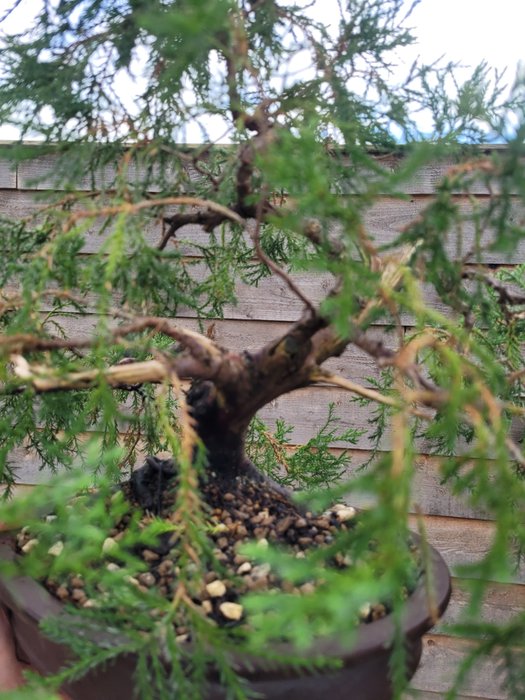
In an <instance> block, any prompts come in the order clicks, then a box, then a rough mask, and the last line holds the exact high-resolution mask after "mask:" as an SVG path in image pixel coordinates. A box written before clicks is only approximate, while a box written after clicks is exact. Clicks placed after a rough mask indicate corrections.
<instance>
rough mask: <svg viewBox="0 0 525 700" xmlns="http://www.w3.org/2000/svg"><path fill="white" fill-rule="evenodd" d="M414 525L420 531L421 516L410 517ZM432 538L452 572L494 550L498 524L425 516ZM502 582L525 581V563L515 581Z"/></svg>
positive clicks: (518, 570)
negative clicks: (418, 523) (493, 540)
mask: <svg viewBox="0 0 525 700" xmlns="http://www.w3.org/2000/svg"><path fill="white" fill-rule="evenodd" d="M410 520H411V527H412V529H413V530H417V519H416V518H415V517H414V516H410ZM424 526H425V530H426V534H427V537H428V541H429V542H430V544H431V545H433V546H434V547H435V548H436V549H437V550H439V552H440V553H441V556H442V557H443V559H444V560H445V561H446V563H447V564H448V566H449V567H450V569H451V570H452V573H454V572H455V571H456V569H457V567H461V565H464V564H474V563H476V562H479V561H481V559H483V557H484V556H485V555H486V554H487V553H488V552H489V551H490V547H491V545H492V539H493V536H494V531H495V528H494V524H493V523H492V522H490V521H488V520H469V519H462V518H450V517H443V516H437V515H429V516H426V517H425V519H424ZM500 582H501V583H521V584H523V583H525V562H523V561H521V562H519V566H518V568H517V571H516V573H515V574H514V575H513V576H512V580H511V581H500Z"/></svg>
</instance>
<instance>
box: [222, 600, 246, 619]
mask: <svg viewBox="0 0 525 700" xmlns="http://www.w3.org/2000/svg"><path fill="white" fill-rule="evenodd" d="M219 610H220V612H221V615H223V616H224V617H225V618H226V619H227V620H240V619H241V617H242V613H243V607H242V605H239V603H221V604H220V605H219Z"/></svg>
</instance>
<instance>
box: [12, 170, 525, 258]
mask: <svg viewBox="0 0 525 700" xmlns="http://www.w3.org/2000/svg"><path fill="white" fill-rule="evenodd" d="M2 172H3V171H2V168H1V164H0V177H1V174H2ZM1 186H5V187H9V186H10V185H1V180H0V187H1ZM13 187H14V185H13ZM44 194H45V192H44V191H38V192H29V191H23V190H14V189H12V190H5V191H3V192H1V191H0V202H1V210H2V213H4V214H6V215H7V216H12V217H15V218H22V217H26V216H29V215H32V214H34V213H35V212H37V211H38V210H39V209H40V208H41V207H42V206H44V205H45V197H44ZM43 197H44V198H43ZM430 202H431V197H429V196H412V197H409V198H407V199H397V198H393V197H384V198H382V199H380V200H379V201H377V202H376V203H375V204H374V205H373V206H372V207H371V208H370V209H369V210H368V211H366V212H365V214H364V224H365V228H366V230H367V231H368V233H369V234H370V235H371V236H372V237H373V240H374V244H375V245H377V246H378V247H379V246H381V245H385V244H388V243H391V242H392V241H393V240H395V238H396V237H397V236H398V235H399V234H400V233H401V232H402V231H403V229H404V228H405V227H406V226H408V225H409V224H410V223H412V222H413V221H415V220H416V219H417V217H418V216H419V214H420V213H421V212H422V211H423V209H425V207H427V206H428V204H429V203H430ZM456 204H457V207H458V210H459V212H460V214H461V216H462V218H464V219H467V217H468V215H469V213H470V212H471V211H472V208H473V203H472V201H470V200H469V199H467V198H466V197H461V196H458V197H457V198H456ZM487 204H488V199H485V198H483V199H481V200H480V204H479V206H480V207H481V208H483V207H484V206H486V205H487ZM350 205H351V203H350ZM84 206H85V205H82V204H79V205H77V206H76V208H77V209H78V208H84ZM74 209H75V208H74ZM176 210H177V208H176V207H167V208H166V209H165V213H166V215H169V214H172V213H174V212H175V211H176ZM510 217H511V219H512V221H513V222H514V223H515V225H516V226H519V227H521V228H525V212H524V211H523V208H522V207H520V205H519V204H518V203H516V205H515V207H514V208H513V210H512V212H511V214H510ZM100 226H101V222H99V224H98V225H97V222H96V220H95V221H94V222H93V224H92V226H91V227H90V228H89V229H88V230H87V232H86V233H85V244H84V247H83V249H82V251H83V252H84V253H95V252H96V251H98V250H99V249H100V246H101V245H102V242H103V241H104V240H105V239H106V238H107V235H108V234H107V231H104V232H102V234H101V232H100ZM333 233H334V235H337V233H336V232H335V231H334V232H333ZM143 234H144V236H145V239H146V240H147V241H148V243H150V244H151V245H156V244H157V243H158V242H159V240H160V239H161V237H162V222H161V221H160V219H158V218H155V217H153V216H152V217H150V218H148V219H147V220H146V221H145V223H144V228H143ZM496 238H497V235H496V233H495V232H494V229H493V228H492V227H490V226H487V227H486V228H484V229H483V231H482V232H481V235H480V238H479V240H478V239H477V233H476V231H475V228H474V225H473V223H472V221H469V220H465V221H464V223H463V224H462V227H461V232H459V231H457V230H453V231H450V232H449V233H448V234H447V236H446V238H445V240H444V241H443V245H444V246H445V249H446V250H447V252H448V254H449V255H451V256H454V257H464V256H465V255H466V254H467V253H468V252H469V251H472V250H474V249H475V246H476V245H477V246H479V250H480V259H481V260H482V261H483V262H487V263H491V264H496V263H504V262H508V260H509V253H508V252H502V251H497V250H491V249H490V245H491V244H492V243H493V242H494V241H495V239H496ZM207 240H208V235H207V234H206V233H205V232H203V231H202V230H201V229H200V227H198V226H194V225H188V226H185V227H183V228H182V229H180V231H179V232H178V234H177V246H178V248H179V250H180V251H181V253H183V254H184V255H195V253H196V247H195V246H196V245H204V244H205V243H206V242H207ZM475 259H476V258H473V262H474V261H475ZM513 260H514V261H522V260H525V241H524V240H522V241H517V250H516V252H515V253H514V254H513Z"/></svg>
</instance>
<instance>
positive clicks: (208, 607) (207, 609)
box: [202, 600, 213, 615]
mask: <svg viewBox="0 0 525 700" xmlns="http://www.w3.org/2000/svg"><path fill="white" fill-rule="evenodd" d="M202 609H203V610H204V612H205V613H206V615H209V614H210V613H211V612H213V605H212V604H211V603H210V601H209V600H203V601H202Z"/></svg>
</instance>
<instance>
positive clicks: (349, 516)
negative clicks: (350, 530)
mask: <svg viewBox="0 0 525 700" xmlns="http://www.w3.org/2000/svg"><path fill="white" fill-rule="evenodd" d="M335 517H336V518H337V519H338V520H339V522H340V523H346V522H348V521H349V520H353V519H354V518H355V508H352V506H347V507H346V508H340V509H339V510H338V511H336V514H335Z"/></svg>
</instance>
